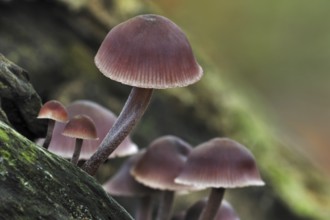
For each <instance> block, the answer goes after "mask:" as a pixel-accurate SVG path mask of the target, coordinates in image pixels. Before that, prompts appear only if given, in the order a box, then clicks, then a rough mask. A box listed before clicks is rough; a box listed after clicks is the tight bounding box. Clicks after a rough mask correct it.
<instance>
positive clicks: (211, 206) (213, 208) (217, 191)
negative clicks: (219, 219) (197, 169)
mask: <svg viewBox="0 0 330 220" xmlns="http://www.w3.org/2000/svg"><path fill="white" fill-rule="evenodd" d="M224 194H225V188H212V189H211V192H210V195H209V198H208V200H207V204H206V206H205V207H204V209H203V211H202V213H201V215H200V217H199V219H198V220H213V219H214V217H215V216H216V214H217V211H218V209H219V207H220V205H221V201H222V199H223V195H224Z"/></svg>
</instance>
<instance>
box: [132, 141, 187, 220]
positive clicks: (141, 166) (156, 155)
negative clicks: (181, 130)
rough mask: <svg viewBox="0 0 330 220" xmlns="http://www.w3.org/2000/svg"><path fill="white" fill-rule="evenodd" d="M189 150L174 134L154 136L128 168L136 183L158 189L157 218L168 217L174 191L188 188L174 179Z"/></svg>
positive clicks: (164, 218)
mask: <svg viewBox="0 0 330 220" xmlns="http://www.w3.org/2000/svg"><path fill="white" fill-rule="evenodd" d="M191 149H192V148H191V146H190V145H189V144H188V143H186V142H185V141H183V140H182V139H180V138H178V137H176V136H172V135H167V136H163V137H160V138H157V139H156V140H154V141H153V142H152V143H151V144H150V145H149V146H148V148H147V149H146V152H145V153H144V154H143V155H142V157H141V158H140V159H139V160H138V161H137V163H136V164H135V166H133V168H132V170H131V173H132V175H133V176H134V178H135V179H136V180H137V181H138V182H140V183H142V184H144V185H146V186H148V187H151V188H154V189H159V190H162V198H161V201H160V205H159V209H158V213H157V220H167V219H169V217H170V216H171V210H172V204H173V200H174V192H175V191H178V190H190V189H192V187H190V186H186V185H182V184H177V183H175V182H174V179H175V177H176V176H177V175H178V174H179V173H180V171H181V169H182V167H183V165H184V163H185V160H186V158H187V156H188V154H189V153H190V151H191Z"/></svg>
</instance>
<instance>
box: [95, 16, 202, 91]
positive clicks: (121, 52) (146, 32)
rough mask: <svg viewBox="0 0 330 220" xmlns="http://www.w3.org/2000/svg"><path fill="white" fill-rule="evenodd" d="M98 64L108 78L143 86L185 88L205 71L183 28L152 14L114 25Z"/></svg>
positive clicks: (99, 51) (103, 44) (98, 56)
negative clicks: (197, 59) (199, 63)
mask: <svg viewBox="0 0 330 220" xmlns="http://www.w3.org/2000/svg"><path fill="white" fill-rule="evenodd" d="M95 64H96V66H97V67H98V68H99V70H100V71H101V72H102V73H103V74H104V75H105V76H106V77H109V78H110V79H112V80H115V81H118V82H121V83H123V84H127V85H131V86H135V87H140V88H155V89H164V88H172V87H183V86H187V85H190V84H192V83H195V82H196V81H198V80H199V79H200V78H201V76H202V74H203V71H202V68H201V67H200V66H199V65H198V63H197V62H196V59H195V57H194V55H193V52H192V49H191V47H190V44H189V42H188V40H187V38H186V36H185V34H184V33H183V32H182V30H181V29H180V28H179V27H178V26H177V25H176V24H174V23H173V22H172V21H170V20H169V19H167V18H165V17H163V16H159V15H152V14H148V15H139V16H136V17H134V18H131V19H129V20H127V21H125V22H123V23H121V24H119V25H117V26H116V27H114V28H113V29H112V30H111V31H110V32H109V33H108V35H107V36H106V38H105V39H104V41H103V42H102V44H101V46H100V48H99V50H98V52H97V54H96V56H95Z"/></svg>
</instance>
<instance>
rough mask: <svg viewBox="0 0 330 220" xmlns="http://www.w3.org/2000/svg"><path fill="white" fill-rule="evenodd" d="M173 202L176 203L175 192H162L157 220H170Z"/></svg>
mask: <svg viewBox="0 0 330 220" xmlns="http://www.w3.org/2000/svg"><path fill="white" fill-rule="evenodd" d="M173 201H174V191H169V190H166V191H163V192H162V196H161V200H160V204H159V207H158V211H157V217H156V220H169V219H170V217H171V212H172V205H173Z"/></svg>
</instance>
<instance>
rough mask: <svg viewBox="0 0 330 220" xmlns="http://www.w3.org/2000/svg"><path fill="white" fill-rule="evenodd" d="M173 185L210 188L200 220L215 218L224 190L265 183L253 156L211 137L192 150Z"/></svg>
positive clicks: (232, 144)
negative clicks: (175, 183)
mask: <svg viewBox="0 0 330 220" xmlns="http://www.w3.org/2000/svg"><path fill="white" fill-rule="evenodd" d="M175 182H177V183H181V184H187V185H192V186H200V187H211V188H212V189H211V193H210V195H209V200H208V204H207V205H206V206H205V209H204V210H203V212H202V214H201V216H200V218H199V220H211V219H213V218H214V216H215V215H216V213H217V209H218V207H219V205H220V204H221V201H222V198H223V195H224V192H225V188H236V187H246V186H262V185H264V184H265V183H264V182H263V181H262V179H261V178H260V174H259V171H258V168H257V166H256V162H255V159H254V157H253V155H252V153H251V152H250V151H249V150H248V149H247V148H246V147H244V146H243V145H241V144H239V143H238V142H236V141H233V140H231V139H229V138H214V139H211V140H209V141H208V142H205V143H203V144H200V145H199V146H197V147H196V148H194V149H193V150H192V152H191V153H190V155H189V156H188V159H187V162H186V164H185V165H184V167H183V169H182V171H181V173H180V175H178V177H177V178H176V179H175Z"/></svg>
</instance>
